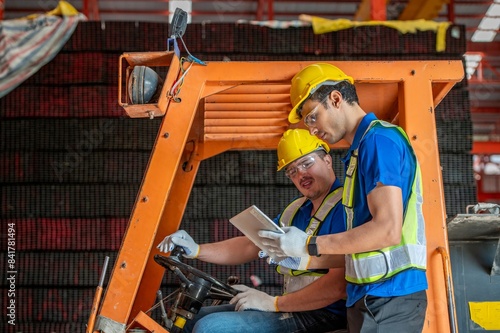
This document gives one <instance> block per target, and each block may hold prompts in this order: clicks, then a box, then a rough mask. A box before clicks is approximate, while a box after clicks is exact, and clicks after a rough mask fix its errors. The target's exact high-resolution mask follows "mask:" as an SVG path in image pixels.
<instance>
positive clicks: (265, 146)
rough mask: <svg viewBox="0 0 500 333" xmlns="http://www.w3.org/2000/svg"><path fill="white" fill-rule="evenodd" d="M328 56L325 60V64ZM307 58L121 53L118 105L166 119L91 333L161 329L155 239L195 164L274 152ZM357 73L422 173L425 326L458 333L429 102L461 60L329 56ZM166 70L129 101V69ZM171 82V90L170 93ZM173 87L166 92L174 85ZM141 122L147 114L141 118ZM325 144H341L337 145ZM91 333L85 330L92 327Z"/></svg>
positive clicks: (166, 230)
mask: <svg viewBox="0 0 500 333" xmlns="http://www.w3.org/2000/svg"><path fill="white" fill-rule="evenodd" d="M323 62H330V61H323ZM310 63H313V62H310V61H272V62H208V63H207V65H206V66H202V65H199V64H196V63H195V64H192V66H190V67H188V65H189V64H191V63H189V62H184V61H181V59H179V58H178V57H177V56H176V55H175V53H174V52H144V53H139V52H138V53H125V54H123V55H122V56H121V57H120V65H119V69H120V72H119V83H118V87H119V92H118V95H119V96H118V99H119V104H120V105H121V106H122V107H123V108H124V109H125V111H126V113H127V114H128V116H129V117H133V118H152V117H163V119H162V122H161V125H160V129H159V133H158V136H157V139H156V142H155V145H154V147H153V150H152V153H151V156H150V160H149V164H148V166H147V169H146V172H145V175H144V178H143V182H142V184H141V187H140V190H139V193H138V196H137V199H136V202H135V205H134V208H133V211H132V213H131V217H130V220H129V224H128V227H127V231H126V233H125V235H124V238H123V241H122V245H121V248H120V251H119V253H118V257H117V259H116V262H115V264H114V268H113V271H112V273H111V276H110V280H109V283H108V286H107V289H106V292H105V295H104V298H103V300H102V304H101V306H100V309H99V311H98V315H97V320H96V325H95V328H93V331H94V332H105V333H111V332H113V333H115V332H126V331H127V329H128V327H139V328H143V329H144V330H147V331H149V332H155V333H159V332H168V331H167V330H166V329H165V328H164V327H162V326H161V325H160V324H158V323H156V322H155V321H154V320H153V319H152V318H150V317H149V316H148V315H147V314H146V311H147V309H149V308H151V306H152V305H153V304H154V303H155V297H156V292H157V290H158V289H159V288H160V284H161V281H162V277H163V274H164V268H163V267H162V266H160V265H158V264H157V263H156V262H155V261H154V259H153V257H154V255H155V254H158V253H159V251H158V250H157V249H156V245H157V244H158V243H159V242H160V241H161V240H162V239H163V238H164V237H165V236H166V235H168V234H171V233H173V232H174V231H176V230H178V228H179V225H180V223H181V220H182V217H183V214H184V210H185V208H186V204H187V202H188V199H189V195H190V192H191V189H192V186H193V183H194V180H195V177H196V174H197V171H198V168H199V166H200V163H201V161H203V160H205V159H207V158H209V157H212V156H214V155H217V154H220V153H223V152H225V151H228V150H274V149H276V147H277V143H278V140H279V138H280V137H281V135H282V133H283V132H284V131H286V130H287V129H288V128H289V127H290V124H289V123H288V121H287V116H288V112H289V110H290V102H289V89H290V80H291V78H292V77H293V75H294V74H296V73H297V72H299V71H300V70H301V69H302V68H303V67H305V66H307V65H308V64H310ZM330 63H332V64H334V65H336V66H338V67H339V68H341V69H342V70H343V71H344V72H346V73H348V74H349V75H350V76H352V77H353V78H354V79H355V85H356V89H357V92H358V95H359V98H360V101H361V106H362V107H363V109H365V110H369V111H370V112H374V113H375V114H376V115H377V117H378V118H379V119H382V120H386V121H389V122H391V123H394V124H398V125H399V126H401V127H402V128H404V129H405V131H406V132H407V134H408V137H409V138H410V141H411V144H412V146H413V147H414V149H415V151H416V154H417V156H418V159H419V162H420V165H421V169H422V176H423V188H424V204H423V210H424V216H425V221H426V234H427V242H428V243H427V248H428V270H427V276H428V281H429V289H428V291H427V294H428V301H429V302H428V308H427V314H426V322H425V328H424V332H426V333H431V332H432V333H443V332H455V331H456V327H457V325H456V314H455V313H456V312H455V304H454V295H453V285H452V279H451V278H452V277H451V269H450V262H449V256H448V253H449V251H448V235H447V229H446V212H445V204H444V194H443V183H442V177H441V167H440V160H439V152H438V141H437V133H436V123H435V112H434V111H435V107H436V106H437V105H438V104H439V102H440V101H441V100H442V99H443V98H444V97H445V95H446V94H447V93H448V92H449V91H450V90H451V89H452V87H453V85H454V84H456V83H457V82H460V81H461V80H462V79H463V76H464V70H463V65H462V62H461V61H459V60H453V61H448V60H446V61H441V60H438V61H335V62H330ZM139 65H144V66H150V67H167V68H166V69H167V70H168V72H167V75H166V77H165V78H164V84H163V87H162V92H161V96H160V99H159V101H158V102H157V103H154V104H142V105H133V104H129V99H128V97H127V91H126V80H127V79H128V76H129V74H130V72H131V70H132V69H133V67H134V66H139ZM173 88H174V89H173ZM174 90H176V91H178V95H177V96H176V97H177V98H173V97H174V96H173V95H172V93H173V91H174ZM145 121H147V120H145ZM332 148H347V145H346V143H345V142H340V143H338V144H336V145H334V146H332ZM91 330H92V328H91Z"/></svg>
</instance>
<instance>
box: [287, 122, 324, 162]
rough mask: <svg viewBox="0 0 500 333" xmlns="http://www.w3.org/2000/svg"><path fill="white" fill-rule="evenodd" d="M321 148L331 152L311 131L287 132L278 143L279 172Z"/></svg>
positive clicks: (293, 130)
mask: <svg viewBox="0 0 500 333" xmlns="http://www.w3.org/2000/svg"><path fill="white" fill-rule="evenodd" d="M320 148H323V149H324V150H326V152H329V151H330V147H329V146H328V145H327V144H326V142H324V141H323V140H320V139H318V138H317V137H316V136H314V135H311V134H309V131H307V130H305V129H300V128H296V129H289V130H287V131H286V132H285V133H284V134H283V136H282V137H281V139H280V142H279V143H278V171H280V170H281V169H283V168H284V167H286V166H287V165H288V164H290V163H292V162H293V161H295V160H296V159H298V158H300V157H302V156H304V155H307V154H309V153H311V152H313V151H315V150H317V149H320Z"/></svg>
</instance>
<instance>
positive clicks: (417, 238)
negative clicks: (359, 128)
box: [342, 120, 427, 284]
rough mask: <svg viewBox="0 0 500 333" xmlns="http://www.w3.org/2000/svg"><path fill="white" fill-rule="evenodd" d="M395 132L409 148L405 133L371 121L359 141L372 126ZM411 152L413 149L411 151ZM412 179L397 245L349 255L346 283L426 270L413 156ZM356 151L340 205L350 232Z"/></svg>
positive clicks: (418, 182) (419, 183)
mask: <svg viewBox="0 0 500 333" xmlns="http://www.w3.org/2000/svg"><path fill="white" fill-rule="evenodd" d="M377 124H380V125H382V126H385V127H393V128H397V129H398V130H399V132H400V133H401V134H402V135H403V137H404V138H405V139H406V142H407V144H408V146H409V147H410V148H411V144H410V141H409V140H408V136H407V135H406V133H405V132H404V131H403V130H402V129H401V128H400V127H398V126H395V125H392V124H390V123H387V122H385V121H381V120H374V121H372V122H371V123H370V126H368V128H367V130H366V131H365V133H364V134H363V136H362V137H361V140H360V143H361V141H362V140H363V138H364V136H365V135H366V133H367V132H368V131H369V130H370V129H371V128H372V127H373V126H375V125H377ZM411 151H412V152H413V149H411ZM413 155H414V157H415V162H416V170H415V177H414V179H413V184H412V188H411V195H410V198H409V201H408V204H407V207H406V210H405V213H404V219H403V228H402V233H401V242H400V243H399V244H398V245H395V246H390V247H387V248H384V249H381V250H378V251H371V252H363V253H355V254H349V255H346V256H345V259H346V273H345V275H346V280H347V281H348V282H350V283H355V284H366V283H374V282H381V281H383V280H384V279H388V278H390V277H392V276H394V275H396V274H397V273H399V272H401V271H404V270H406V269H409V268H417V269H422V270H425V269H426V266H427V250H426V240H425V222H424V217H423V214H422V201H423V200H422V179H421V174H420V166H419V164H418V161H417V158H416V156H415V153H414V152H413ZM352 157H354V158H352ZM357 163H358V148H356V149H355V150H354V151H353V154H352V156H351V158H350V160H349V166H348V168H347V171H346V177H345V184H344V193H343V196H342V203H343V204H344V208H345V211H346V215H347V216H346V226H347V230H349V229H352V228H353V227H354V226H353V221H354V209H353V207H354V202H353V201H354V185H355V184H356V175H357Z"/></svg>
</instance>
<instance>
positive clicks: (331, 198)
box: [276, 187, 342, 276]
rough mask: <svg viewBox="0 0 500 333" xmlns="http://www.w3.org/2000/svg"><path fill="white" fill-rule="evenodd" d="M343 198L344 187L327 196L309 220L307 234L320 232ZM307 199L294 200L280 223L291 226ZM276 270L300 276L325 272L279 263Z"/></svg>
mask: <svg viewBox="0 0 500 333" xmlns="http://www.w3.org/2000/svg"><path fill="white" fill-rule="evenodd" d="M341 199H342V187H339V188H337V189H335V190H334V191H332V192H330V193H329V194H328V195H327V196H326V197H325V199H324V200H323V202H322V203H321V206H320V207H319V208H318V210H317V211H316V213H315V214H314V215H313V216H312V217H311V219H310V220H309V225H308V226H307V229H306V230H304V231H305V232H306V234H307V235H312V236H314V235H316V234H317V233H318V231H319V229H320V227H321V224H322V223H323V221H324V220H325V218H326V217H327V216H328V214H329V213H330V211H331V210H332V209H333V208H334V207H335V206H336V205H337V203H339V202H340V200H341ZM306 200H307V198H306V197H300V198H298V199H295V200H294V201H292V202H291V203H290V204H289V205H288V206H287V207H286V208H285V209H284V210H283V213H282V214H281V216H280V219H279V224H280V225H281V226H282V227H288V226H290V225H291V224H292V221H293V218H294V217H295V214H297V211H298V210H299V208H300V207H302V205H303V204H304V202H305V201H306ZM276 271H277V272H278V273H280V274H283V275H289V276H299V275H308V276H322V275H324V274H325V273H323V272H321V271H309V270H295V269H290V268H286V267H281V266H279V265H278V266H277V267H276Z"/></svg>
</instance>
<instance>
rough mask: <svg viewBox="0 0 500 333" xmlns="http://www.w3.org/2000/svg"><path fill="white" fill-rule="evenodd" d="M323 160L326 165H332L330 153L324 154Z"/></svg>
mask: <svg viewBox="0 0 500 333" xmlns="http://www.w3.org/2000/svg"><path fill="white" fill-rule="evenodd" d="M323 160H324V161H325V163H326V164H327V165H328V166H333V158H332V155H330V154H328V153H327V154H326V155H325V157H323Z"/></svg>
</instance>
